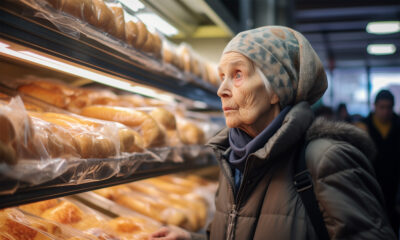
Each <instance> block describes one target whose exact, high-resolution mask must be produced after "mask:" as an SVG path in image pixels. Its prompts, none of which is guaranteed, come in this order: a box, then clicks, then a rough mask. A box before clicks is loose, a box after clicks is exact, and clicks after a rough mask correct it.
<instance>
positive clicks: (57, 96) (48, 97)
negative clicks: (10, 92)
mask: <svg viewBox="0 0 400 240" xmlns="http://www.w3.org/2000/svg"><path fill="white" fill-rule="evenodd" d="M18 92H20V93H23V94H26V95H29V96H31V97H34V98H37V99H40V100H42V101H44V102H46V103H49V104H52V105H54V106H57V107H59V108H65V107H66V106H67V104H68V103H69V101H70V99H69V98H68V97H65V96H64V95H63V94H62V93H61V92H60V91H54V90H50V89H45V88H42V87H40V86H37V85H35V84H26V85H22V86H20V87H19V88H18Z"/></svg>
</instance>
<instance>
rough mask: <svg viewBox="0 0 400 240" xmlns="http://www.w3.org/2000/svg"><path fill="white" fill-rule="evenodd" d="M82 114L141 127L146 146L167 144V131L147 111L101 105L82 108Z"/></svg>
mask: <svg viewBox="0 0 400 240" xmlns="http://www.w3.org/2000/svg"><path fill="white" fill-rule="evenodd" d="M81 114H82V115H83V116H87V117H93V118H98V119H103V120H109V121H116V122H120V123H122V124H125V125H127V126H129V127H133V128H139V129H140V131H141V134H142V136H143V140H144V146H145V147H146V148H147V147H157V146H162V145H163V144H165V140H166V139H165V133H164V132H163V131H162V129H161V128H160V126H159V125H158V123H157V122H156V121H155V120H154V119H153V118H152V117H151V116H150V115H149V114H147V113H145V112H142V111H138V110H134V109H130V108H123V107H111V106H100V105H99V106H90V107H85V108H83V109H82V111H81Z"/></svg>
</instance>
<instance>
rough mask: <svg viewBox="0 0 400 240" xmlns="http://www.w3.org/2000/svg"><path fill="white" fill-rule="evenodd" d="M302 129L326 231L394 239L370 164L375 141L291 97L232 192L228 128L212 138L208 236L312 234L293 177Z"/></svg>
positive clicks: (309, 236) (241, 237)
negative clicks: (212, 207)
mask: <svg viewBox="0 0 400 240" xmlns="http://www.w3.org/2000/svg"><path fill="white" fill-rule="evenodd" d="M304 136H306V139H307V141H309V144H308V147H307V149H306V163H307V167H308V169H309V170H310V173H311V175H312V179H313V182H314V191H315V194H316V197H317V199H318V201H319V207H320V209H321V211H322V213H323V218H324V221H325V224H326V226H327V229H328V232H329V235H330V237H331V239H385V240H387V239H395V236H394V233H393V231H392V229H391V228H390V226H389V223H388V220H387V218H386V216H385V214H384V211H383V206H382V204H383V198H382V193H381V190H380V188H379V185H378V183H377V181H376V180H375V177H374V171H373V169H372V165H371V158H372V157H373V156H374V153H375V152H374V151H375V150H374V147H373V143H372V141H371V140H370V138H369V137H368V136H367V134H366V133H364V132H363V131H362V130H359V129H357V128H355V127H353V126H351V125H348V124H345V123H333V122H328V121H325V120H319V119H317V120H315V121H314V117H313V113H312V111H311V109H310V107H309V105H308V103H306V102H301V103H299V104H297V105H295V106H294V107H293V108H292V109H291V110H290V112H289V113H288V114H287V115H286V117H285V120H284V121H283V124H282V126H281V128H280V129H279V130H278V131H277V132H276V133H275V135H274V136H272V137H271V138H270V140H269V141H268V142H267V143H266V145H265V146H264V147H263V148H261V149H259V150H258V151H256V152H254V153H253V154H251V155H249V157H248V159H247V162H246V167H245V170H244V173H243V177H242V184H241V187H240V189H239V191H238V194H237V197H234V194H233V184H234V183H233V176H232V173H231V169H230V167H229V165H228V163H227V160H226V159H225V158H224V156H227V153H228V152H229V151H230V147H229V142H228V129H224V130H222V131H221V132H220V133H219V134H218V135H217V136H215V137H214V138H213V139H212V140H211V141H210V142H209V145H210V146H212V147H213V149H214V150H215V152H216V154H217V158H218V160H219V163H220V166H221V172H222V173H221V175H220V181H219V184H220V185H219V189H218V192H217V196H216V213H215V217H214V220H213V222H212V224H211V226H210V232H209V234H210V235H209V238H210V239H215V240H221V239H238V240H249V239H260V240H261V239H268V240H272V239H277V240H284V239H300V240H301V239H316V235H315V232H314V229H313V228H312V225H311V222H310V219H309V218H308V216H307V214H306V212H305V208H304V206H303V203H302V201H301V199H300V197H299V195H298V193H297V192H296V189H295V187H294V185H293V163H294V161H297V159H298V157H299V156H298V155H299V151H298V149H299V147H300V145H301V144H300V143H301V140H302V139H304Z"/></svg>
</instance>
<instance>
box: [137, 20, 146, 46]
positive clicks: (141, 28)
mask: <svg viewBox="0 0 400 240" xmlns="http://www.w3.org/2000/svg"><path fill="white" fill-rule="evenodd" d="M136 26H137V29H138V33H137V37H136V42H135V47H136V48H137V49H142V47H143V45H144V44H145V43H146V41H147V37H148V30H147V27H146V25H145V24H144V23H143V22H142V21H138V22H136Z"/></svg>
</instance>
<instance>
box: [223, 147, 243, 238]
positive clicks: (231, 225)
mask: <svg viewBox="0 0 400 240" xmlns="http://www.w3.org/2000/svg"><path fill="white" fill-rule="evenodd" d="M221 157H222V154H221ZM221 166H222V172H223V173H224V175H225V177H226V178H227V180H228V182H229V186H230V187H229V189H230V190H231V193H232V196H233V204H232V208H231V210H230V211H229V217H228V227H227V237H226V239H227V240H233V239H234V232H235V228H236V220H237V216H238V211H239V206H240V200H241V199H242V198H241V195H242V194H240V193H241V192H242V191H241V190H242V189H243V183H244V182H245V181H244V180H245V175H246V174H245V173H246V172H247V171H246V170H247V168H248V166H247V164H246V166H245V168H244V171H243V176H242V177H243V178H242V182H241V183H240V187H239V190H238V193H237V201H236V197H235V192H234V183H233V182H232V181H231V180H232V176H229V173H228V172H227V171H226V169H225V167H224V163H223V162H221ZM235 202H236V203H235Z"/></svg>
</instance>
